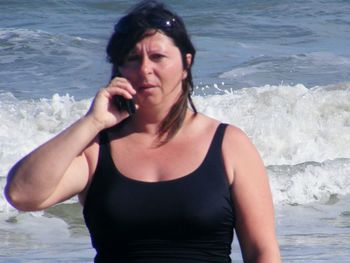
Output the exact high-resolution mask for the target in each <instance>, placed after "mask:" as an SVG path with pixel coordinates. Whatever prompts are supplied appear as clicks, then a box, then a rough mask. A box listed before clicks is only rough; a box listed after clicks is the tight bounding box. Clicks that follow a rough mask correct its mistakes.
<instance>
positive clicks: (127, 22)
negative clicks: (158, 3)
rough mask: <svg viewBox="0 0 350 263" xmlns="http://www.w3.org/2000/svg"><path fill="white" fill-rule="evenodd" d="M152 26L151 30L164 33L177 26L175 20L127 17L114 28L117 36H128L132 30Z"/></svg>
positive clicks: (152, 17) (154, 17) (155, 17)
mask: <svg viewBox="0 0 350 263" xmlns="http://www.w3.org/2000/svg"><path fill="white" fill-rule="evenodd" d="M145 26H150V28H155V29H160V30H163V31H167V30H171V29H173V28H174V27H175V26H176V19H175V18H173V17H172V18H165V17H157V16H149V17H147V18H144V19H142V20H138V19H134V18H133V17H132V16H125V17H123V18H122V19H120V20H119V22H118V23H117V24H116V25H115V26H114V32H115V33H117V34H128V33H130V31H132V29H134V28H138V27H141V28H142V27H145Z"/></svg>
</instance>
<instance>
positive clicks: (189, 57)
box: [182, 53, 192, 79]
mask: <svg viewBox="0 0 350 263" xmlns="http://www.w3.org/2000/svg"><path fill="white" fill-rule="evenodd" d="M191 65H192V54H190V53H187V54H186V65H184V66H185V67H184V72H183V76H182V79H186V78H187V70H188V69H189V68H190V67H191Z"/></svg>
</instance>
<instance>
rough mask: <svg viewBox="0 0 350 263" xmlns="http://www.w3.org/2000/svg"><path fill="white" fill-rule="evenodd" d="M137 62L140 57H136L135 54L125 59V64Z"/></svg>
mask: <svg viewBox="0 0 350 263" xmlns="http://www.w3.org/2000/svg"><path fill="white" fill-rule="evenodd" d="M138 60H140V56H139V55H137V54H132V55H129V56H127V57H126V59H125V61H126V62H135V61H138Z"/></svg>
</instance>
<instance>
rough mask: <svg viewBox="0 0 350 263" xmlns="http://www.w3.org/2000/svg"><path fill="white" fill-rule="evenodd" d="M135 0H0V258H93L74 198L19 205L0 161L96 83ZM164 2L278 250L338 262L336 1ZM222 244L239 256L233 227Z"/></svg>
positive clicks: (340, 35)
mask: <svg viewBox="0 0 350 263" xmlns="http://www.w3.org/2000/svg"><path fill="white" fill-rule="evenodd" d="M135 2H136V1H130V0H128V1H127V0H120V1H112V0H105V1H100V0H84V1H83V0H76V1H69V0H46V1H40V0H31V1H29V0H1V1H0V190H1V195H0V240H1V241H0V262H92V261H93V257H94V250H93V249H92V247H91V243H90V238H89V235H88V232H87V230H86V228H85V225H84V221H83V219H82V215H81V207H80V205H79V204H77V199H76V198H73V199H71V200H69V201H67V202H65V203H63V204H60V205H57V206H55V207H52V208H50V209H47V210H45V211H41V212H35V213H22V212H18V211H17V210H16V209H14V208H13V207H11V206H10V205H9V204H8V203H7V202H6V200H5V198H4V196H3V194H2V192H3V187H4V185H5V182H6V176H7V172H8V170H9V169H10V168H11V166H12V165H13V164H14V163H15V162H16V161H17V160H18V159H20V158H21V157H22V156H24V155H25V154H26V153H28V152H29V151H31V150H32V149H34V148H35V147H36V146H38V145H39V144H41V143H43V142H44V141H46V140H48V139H49V138H51V137H53V136H54V135H55V134H57V133H58V132H59V131H61V130H62V129H64V128H65V127H67V126H68V125H70V124H71V123H72V122H74V121H75V120H77V119H78V118H79V117H80V116H82V115H83V114H85V112H86V111H87V109H88V107H89V105H90V103H91V100H92V98H93V96H94V94H95V93H96V92H97V90H98V89H99V88H101V87H104V86H105V85H106V84H107V83H108V80H109V78H110V65H109V64H108V63H107V60H106V55H105V47H106V44H107V41H108V38H109V36H110V34H111V32H112V30H113V25H114V23H115V22H116V21H117V19H118V18H120V17H121V15H122V14H123V13H124V12H126V10H127V9H128V8H129V7H130V5H131V4H132V3H135ZM164 2H165V3H167V4H169V5H170V6H171V7H172V8H173V9H174V10H176V11H177V12H178V13H179V14H180V15H181V16H182V17H183V19H184V21H185V23H186V24H187V27H188V30H189V32H190V34H191V36H192V40H193V42H194V44H195V46H196V48H197V56H196V60H195V64H194V68H193V75H194V82H195V91H194V102H195V104H196V106H197V108H198V110H199V111H200V112H203V113H205V114H207V115H209V116H212V117H215V118H217V119H219V120H220V121H222V122H227V123H231V124H234V125H237V126H238V127H240V128H241V129H243V130H244V131H245V132H246V133H247V134H248V136H249V137H250V138H251V139H252V141H253V142H254V144H255V145H256V146H257V148H258V150H259V152H260V153H261V156H262V158H263V160H264V162H265V165H266V168H267V171H268V175H269V180H270V184H271V189H272V193H273V200H274V204H275V208H276V224H277V234H278V240H279V243H280V248H281V254H282V259H283V262H337V263H339V262H350V249H349V248H350V205H349V203H350V49H349V47H350V2H349V1H346V0H331V1H325V0H309V1H301V0H295V1H287V0H280V1H276V0H261V1H254V0H246V1H242V0H231V1H229V0H217V1H209V0H192V1H185V0H176V1H175V0H168V1H164ZM261 227H264V226H261ZM231 256H232V260H233V262H242V259H241V256H240V252H239V245H238V243H237V240H236V239H235V241H234V243H233V246H232V255H231Z"/></svg>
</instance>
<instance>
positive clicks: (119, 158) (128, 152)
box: [110, 136, 211, 182]
mask: <svg viewBox="0 0 350 263" xmlns="http://www.w3.org/2000/svg"><path fill="white" fill-rule="evenodd" d="M210 144H211V139H210V138H209V137H208V136H202V137H200V138H183V139H181V140H177V141H174V142H171V143H168V144H166V145H162V146H160V147H150V146H144V145H142V143H137V142H133V141H132V140H128V139H125V140H115V141H112V142H111V143H110V153H111V158H112V160H113V163H114V164H115V166H116V167H118V170H119V171H120V172H121V174H123V175H124V176H126V177H129V178H131V179H135V180H139V181H145V182H158V181H168V180H174V179H178V178H180V177H183V176H186V175H187V174H190V173H191V172H193V171H194V170H196V169H197V168H198V167H199V166H200V165H201V164H202V163H203V161H204V159H205V158H206V156H207V153H208V151H209V148H210Z"/></svg>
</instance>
